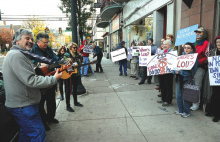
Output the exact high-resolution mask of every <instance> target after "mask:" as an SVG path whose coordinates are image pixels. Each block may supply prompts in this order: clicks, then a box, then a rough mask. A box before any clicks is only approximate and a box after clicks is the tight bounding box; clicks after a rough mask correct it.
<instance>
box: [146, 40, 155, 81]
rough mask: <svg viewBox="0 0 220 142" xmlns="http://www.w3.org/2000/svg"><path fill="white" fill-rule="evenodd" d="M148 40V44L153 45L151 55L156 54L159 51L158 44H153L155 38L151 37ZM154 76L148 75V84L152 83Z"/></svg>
mask: <svg viewBox="0 0 220 142" xmlns="http://www.w3.org/2000/svg"><path fill="white" fill-rule="evenodd" d="M147 42H148V46H151V56H153V55H155V54H156V52H157V46H156V45H155V44H153V39H152V38H149V39H148V41H147ZM152 77H153V76H148V77H147V83H148V84H151V80H152Z"/></svg>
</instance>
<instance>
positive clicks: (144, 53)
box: [137, 46, 151, 67]
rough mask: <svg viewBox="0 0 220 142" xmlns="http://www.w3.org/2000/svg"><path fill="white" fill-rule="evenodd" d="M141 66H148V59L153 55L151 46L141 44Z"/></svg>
mask: <svg viewBox="0 0 220 142" xmlns="http://www.w3.org/2000/svg"><path fill="white" fill-rule="evenodd" d="M137 48H138V49H139V54H140V56H139V66H145V67H146V66H147V61H148V60H149V57H150V56H151V46H139V47H137Z"/></svg>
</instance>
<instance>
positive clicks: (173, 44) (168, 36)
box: [166, 34, 177, 50]
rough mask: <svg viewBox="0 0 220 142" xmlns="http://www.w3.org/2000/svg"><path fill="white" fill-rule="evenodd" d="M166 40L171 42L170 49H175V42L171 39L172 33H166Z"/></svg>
mask: <svg viewBox="0 0 220 142" xmlns="http://www.w3.org/2000/svg"><path fill="white" fill-rule="evenodd" d="M166 40H170V41H171V42H172V49H173V50H177V47H175V43H174V41H173V35H172V34H167V36H166Z"/></svg>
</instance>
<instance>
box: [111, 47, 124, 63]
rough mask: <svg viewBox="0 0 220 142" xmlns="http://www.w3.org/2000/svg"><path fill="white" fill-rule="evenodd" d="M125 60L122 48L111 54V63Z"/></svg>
mask: <svg viewBox="0 0 220 142" xmlns="http://www.w3.org/2000/svg"><path fill="white" fill-rule="evenodd" d="M126 58H127V56H126V52H125V49H124V48H122V49H119V50H116V51H113V52H111V59H112V62H116V61H120V60H123V59H126Z"/></svg>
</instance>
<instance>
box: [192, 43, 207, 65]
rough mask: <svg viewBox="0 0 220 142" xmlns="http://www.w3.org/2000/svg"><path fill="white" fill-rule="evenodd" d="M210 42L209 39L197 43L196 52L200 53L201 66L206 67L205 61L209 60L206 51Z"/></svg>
mask: <svg viewBox="0 0 220 142" xmlns="http://www.w3.org/2000/svg"><path fill="white" fill-rule="evenodd" d="M209 44H210V43H209V42H208V41H207V40H202V41H201V42H200V43H199V44H198V45H196V47H195V48H196V53H198V56H197V58H198V60H199V67H205V62H206V60H207V56H206V53H207V51H208V50H209V49H208V47H209Z"/></svg>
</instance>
